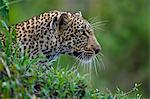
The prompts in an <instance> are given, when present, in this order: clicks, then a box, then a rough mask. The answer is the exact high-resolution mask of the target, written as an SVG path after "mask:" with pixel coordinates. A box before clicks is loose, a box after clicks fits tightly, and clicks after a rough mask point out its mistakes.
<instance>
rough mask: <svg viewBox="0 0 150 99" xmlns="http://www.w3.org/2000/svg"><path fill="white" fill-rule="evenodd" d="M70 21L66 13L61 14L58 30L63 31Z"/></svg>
mask: <svg viewBox="0 0 150 99" xmlns="http://www.w3.org/2000/svg"><path fill="white" fill-rule="evenodd" d="M69 21H70V18H69V15H68V14H67V13H62V14H61V15H60V17H59V20H58V26H59V28H58V29H59V30H60V31H63V30H65V29H66V28H67V27H68V23H69Z"/></svg>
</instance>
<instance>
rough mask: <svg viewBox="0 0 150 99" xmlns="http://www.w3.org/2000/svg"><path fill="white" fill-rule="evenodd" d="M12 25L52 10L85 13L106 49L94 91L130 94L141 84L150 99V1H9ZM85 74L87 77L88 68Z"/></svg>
mask: <svg viewBox="0 0 150 99" xmlns="http://www.w3.org/2000/svg"><path fill="white" fill-rule="evenodd" d="M9 1H10V2H11V3H10V5H9V8H10V10H9V22H8V23H9V24H10V25H12V24H16V23H18V22H22V21H25V20H27V19H29V18H31V17H33V16H36V15H39V14H41V13H43V12H45V11H49V10H61V11H72V12H78V11H81V12H82V15H83V17H84V18H86V19H87V20H88V19H91V18H92V19H93V20H95V22H99V21H105V22H104V23H102V24H99V25H100V26H99V25H97V30H95V35H96V38H97V39H98V41H99V42H100V44H101V46H102V53H103V54H104V57H103V61H104V63H105V69H102V68H101V64H98V66H97V70H98V74H97V75H96V73H95V70H94V69H92V71H91V72H92V74H91V75H90V76H91V77H90V81H89V82H90V84H91V86H92V87H94V88H99V89H103V88H109V89H110V90H111V91H112V92H113V91H114V90H116V88H117V87H119V88H120V89H121V90H123V91H129V90H130V89H131V88H132V87H133V86H134V84H135V83H141V86H140V89H141V93H142V94H143V96H145V97H148V95H149V94H150V93H149V91H148V88H149V83H148V78H149V48H148V39H149V35H148V32H149V30H148V28H149V27H148V23H149V22H150V21H149V20H148V16H149V15H148V3H149V2H148V0H17V1H15V2H14V1H13V0H9ZM74 62H75V59H74V58H72V57H71V56H65V55H64V56H61V58H60V64H61V65H62V66H66V65H69V66H71V65H72V64H73V63H74ZM79 71H80V73H81V74H84V73H87V72H88V71H87V72H85V70H84V68H83V67H81V68H80V69H79Z"/></svg>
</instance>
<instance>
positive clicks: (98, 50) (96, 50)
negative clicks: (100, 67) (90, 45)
mask: <svg viewBox="0 0 150 99" xmlns="http://www.w3.org/2000/svg"><path fill="white" fill-rule="evenodd" d="M94 51H95V54H98V53H99V52H100V51H101V46H100V45H98V46H96V47H95V48H94Z"/></svg>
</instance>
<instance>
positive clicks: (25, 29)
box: [15, 11, 101, 61]
mask: <svg viewBox="0 0 150 99" xmlns="http://www.w3.org/2000/svg"><path fill="white" fill-rule="evenodd" d="M15 29H16V32H17V41H18V43H19V45H20V50H21V51H22V52H24V51H25V50H27V51H28V53H29V56H30V57H31V58H34V57H35V56H37V55H38V54H40V53H42V54H43V55H45V56H46V57H47V58H48V59H49V60H53V59H54V58H55V57H58V56H59V55H60V54H69V55H72V56H75V57H77V58H79V59H80V60H82V61H89V60H90V59H91V58H92V57H93V56H95V55H96V54H97V53H98V52H99V51H100V49H101V48H100V45H99V43H98V42H97V40H96V38H95V36H94V31H93V29H92V27H91V25H90V24H89V22H88V21H87V20H85V19H84V18H83V17H82V15H81V13H70V12H61V11H50V12H47V13H44V14H41V15H39V16H35V17H33V18H31V19H29V20H27V21H24V22H22V23H19V24H16V26H15Z"/></svg>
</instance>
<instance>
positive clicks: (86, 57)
mask: <svg viewBox="0 0 150 99" xmlns="http://www.w3.org/2000/svg"><path fill="white" fill-rule="evenodd" d="M73 55H74V56H75V57H76V58H77V59H79V60H80V61H81V62H83V63H90V62H91V61H92V58H93V57H94V55H95V54H94V53H92V52H73Z"/></svg>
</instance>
